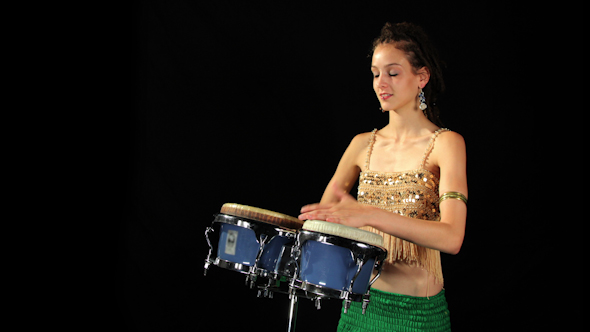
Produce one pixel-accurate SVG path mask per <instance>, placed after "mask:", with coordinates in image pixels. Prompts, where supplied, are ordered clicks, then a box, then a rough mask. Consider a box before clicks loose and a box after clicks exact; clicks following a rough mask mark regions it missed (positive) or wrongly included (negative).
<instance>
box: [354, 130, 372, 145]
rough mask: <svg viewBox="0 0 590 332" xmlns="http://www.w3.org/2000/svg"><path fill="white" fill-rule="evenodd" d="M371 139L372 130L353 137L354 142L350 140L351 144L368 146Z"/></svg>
mask: <svg viewBox="0 0 590 332" xmlns="http://www.w3.org/2000/svg"><path fill="white" fill-rule="evenodd" d="M370 139H371V132H366V133H360V134H358V135H356V136H355V137H354V138H353V139H352V142H350V145H354V146H359V147H360V146H362V147H366V146H368V145H369V140H370Z"/></svg>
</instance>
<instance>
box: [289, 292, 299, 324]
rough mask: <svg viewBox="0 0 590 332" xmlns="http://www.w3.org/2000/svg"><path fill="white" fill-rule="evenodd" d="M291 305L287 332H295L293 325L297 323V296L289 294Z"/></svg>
mask: <svg viewBox="0 0 590 332" xmlns="http://www.w3.org/2000/svg"><path fill="white" fill-rule="evenodd" d="M290 297H291V304H290V305H289V327H288V328H287V332H295V323H296V321H297V306H298V303H297V295H295V294H291V296H290Z"/></svg>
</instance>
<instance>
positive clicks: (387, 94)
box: [380, 93, 393, 100]
mask: <svg viewBox="0 0 590 332" xmlns="http://www.w3.org/2000/svg"><path fill="white" fill-rule="evenodd" d="M380 96H381V99H383V100H387V99H389V98H390V97H391V96H393V95H392V94H391V93H382V94H380Z"/></svg>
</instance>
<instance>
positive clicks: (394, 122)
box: [383, 107, 438, 140]
mask: <svg viewBox="0 0 590 332" xmlns="http://www.w3.org/2000/svg"><path fill="white" fill-rule="evenodd" d="M437 128H438V127H437V126H436V125H435V124H433V123H432V122H430V120H428V118H427V117H426V116H425V115H424V113H423V112H422V110H420V109H419V108H417V107H415V109H411V108H409V109H400V110H392V111H389V124H388V125H387V126H385V128H383V131H385V132H386V133H388V135H390V136H391V137H392V138H395V139H398V140H405V139H406V138H412V137H419V136H423V135H426V134H429V133H431V132H432V131H434V130H436V129H437Z"/></svg>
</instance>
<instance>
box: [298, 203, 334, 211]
mask: <svg viewBox="0 0 590 332" xmlns="http://www.w3.org/2000/svg"><path fill="white" fill-rule="evenodd" d="M334 205H335V203H327V204H321V203H315V204H309V205H305V206H304V207H302V208H301V211H299V212H301V213H306V212H310V211H316V210H328V209H330V208H332V207H333V206H334Z"/></svg>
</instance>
